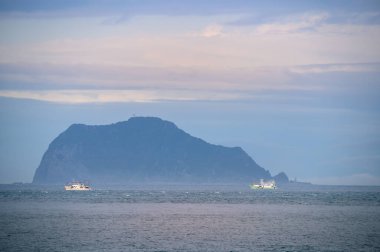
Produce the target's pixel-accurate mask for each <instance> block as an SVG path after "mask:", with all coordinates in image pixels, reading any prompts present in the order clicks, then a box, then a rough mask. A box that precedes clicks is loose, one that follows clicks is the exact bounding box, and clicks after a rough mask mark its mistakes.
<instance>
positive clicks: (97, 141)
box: [33, 117, 289, 184]
mask: <svg viewBox="0 0 380 252" xmlns="http://www.w3.org/2000/svg"><path fill="white" fill-rule="evenodd" d="M260 178H263V179H275V180H276V182H278V183H286V182H289V179H288V177H287V176H286V174H285V173H280V174H278V175H277V176H274V177H272V175H271V174H270V172H269V171H267V170H265V169H264V168H262V167H260V166H259V165H258V164H256V162H255V161H254V160H253V159H252V158H251V157H250V156H249V155H248V154H247V153H246V152H245V151H244V150H243V149H242V148H240V147H224V146H220V145H214V144H210V143H207V142H205V141H204V140H202V139H200V138H196V137H193V136H191V135H190V134H188V133H186V132H184V131H183V130H181V129H179V128H178V127H177V126H176V125H175V124H174V123H172V122H169V121H165V120H162V119H160V118H156V117H132V118H130V119H129V120H128V121H124V122H118V123H115V124H111V125H100V126H99V125H96V126H89V125H83V124H73V125H71V126H70V127H69V128H68V129H67V130H65V131H64V132H63V133H61V134H60V135H59V136H58V137H57V138H55V139H54V141H53V142H52V143H50V145H49V148H48V150H47V151H46V152H45V154H44V155H43V157H42V160H41V163H40V165H39V167H38V168H37V170H36V172H35V174H34V178H33V183H34V184H62V183H66V182H68V181H73V180H87V181H91V182H92V183H103V184H128V183H250V182H252V181H253V180H258V179H260Z"/></svg>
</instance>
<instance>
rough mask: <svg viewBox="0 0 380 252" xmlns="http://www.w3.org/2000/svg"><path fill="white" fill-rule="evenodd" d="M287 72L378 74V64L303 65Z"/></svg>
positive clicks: (379, 68)
mask: <svg viewBox="0 0 380 252" xmlns="http://www.w3.org/2000/svg"><path fill="white" fill-rule="evenodd" d="M289 71H290V72H292V73H299V74H309V73H311V74H318V73H329V72H347V73H360V72H363V73H365V72H380V63H362V64H326V65H305V66H294V67H290V68H289Z"/></svg>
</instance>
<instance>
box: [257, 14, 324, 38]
mask: <svg viewBox="0 0 380 252" xmlns="http://www.w3.org/2000/svg"><path fill="white" fill-rule="evenodd" d="M327 18H328V14H327V13H318V14H303V15H300V16H295V17H294V16H292V17H288V18H286V19H285V20H280V21H278V22H273V23H267V24H261V25H258V26H257V27H256V28H255V31H256V33H257V34H278V33H294V32H300V31H305V30H312V29H315V28H316V27H317V26H319V25H321V24H322V23H323V22H324V21H325V20H326V19H327Z"/></svg>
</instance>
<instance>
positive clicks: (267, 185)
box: [250, 179, 276, 189]
mask: <svg viewBox="0 0 380 252" xmlns="http://www.w3.org/2000/svg"><path fill="white" fill-rule="evenodd" d="M250 187H251V189H276V182H275V181H274V180H270V181H266V182H264V179H260V183H259V184H251V185H250Z"/></svg>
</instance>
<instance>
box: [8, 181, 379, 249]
mask: <svg viewBox="0 0 380 252" xmlns="http://www.w3.org/2000/svg"><path fill="white" fill-rule="evenodd" d="M0 251H380V187H360V186H302V187H297V186H296V187H284V188H279V189H277V190H250V189H249V188H248V187H247V186H244V187H243V186H241V187H239V186H229V185H210V186H208V185H202V186H199V185H188V186H181V185H175V186H165V185H163V186H160V185H156V186H125V187H111V188H107V187H99V188H96V187H94V190H93V191H64V190H63V187H61V186H59V187H38V186H26V185H1V186H0Z"/></svg>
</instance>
